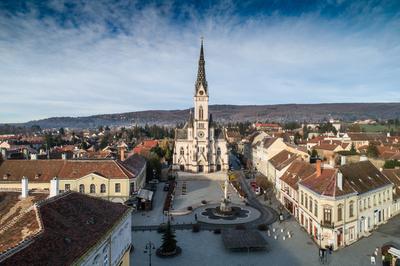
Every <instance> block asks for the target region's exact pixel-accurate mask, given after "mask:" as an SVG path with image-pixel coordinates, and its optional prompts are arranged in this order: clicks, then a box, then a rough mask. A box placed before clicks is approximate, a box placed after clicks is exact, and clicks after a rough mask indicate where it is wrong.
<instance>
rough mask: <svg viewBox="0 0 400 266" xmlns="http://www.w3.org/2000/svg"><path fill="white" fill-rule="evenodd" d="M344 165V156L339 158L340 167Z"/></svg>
mask: <svg viewBox="0 0 400 266" xmlns="http://www.w3.org/2000/svg"><path fill="white" fill-rule="evenodd" d="M345 164H346V156H343V155H342V156H340V165H345Z"/></svg>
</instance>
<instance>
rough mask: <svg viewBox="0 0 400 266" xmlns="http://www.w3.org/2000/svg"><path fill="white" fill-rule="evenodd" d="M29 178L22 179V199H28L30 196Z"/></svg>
mask: <svg viewBox="0 0 400 266" xmlns="http://www.w3.org/2000/svg"><path fill="white" fill-rule="evenodd" d="M28 183H29V182H28V178H27V177H26V176H24V177H22V179H21V198H27V197H28V196H29V188H28Z"/></svg>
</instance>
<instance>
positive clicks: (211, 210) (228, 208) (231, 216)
mask: <svg viewBox="0 0 400 266" xmlns="http://www.w3.org/2000/svg"><path fill="white" fill-rule="evenodd" d="M228 186H229V181H228V178H226V179H225V182H224V196H223V198H222V199H221V203H220V204H219V205H217V206H215V207H208V208H205V209H204V210H203V211H202V212H201V214H202V215H203V216H206V217H208V218H209V219H211V220H219V219H223V220H236V219H237V218H246V217H248V216H249V210H248V209H246V208H243V207H240V206H233V205H232V204H231V202H230V200H229V198H228Z"/></svg>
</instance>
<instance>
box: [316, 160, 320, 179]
mask: <svg viewBox="0 0 400 266" xmlns="http://www.w3.org/2000/svg"><path fill="white" fill-rule="evenodd" d="M315 168H316V170H317V177H318V176H320V175H321V160H320V159H317V162H316V164H315Z"/></svg>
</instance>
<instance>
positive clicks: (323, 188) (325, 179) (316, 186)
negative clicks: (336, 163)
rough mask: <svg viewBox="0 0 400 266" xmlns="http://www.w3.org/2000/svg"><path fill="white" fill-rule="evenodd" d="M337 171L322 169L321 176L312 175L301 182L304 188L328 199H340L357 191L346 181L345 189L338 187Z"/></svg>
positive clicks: (344, 183) (344, 180)
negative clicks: (339, 197)
mask: <svg viewBox="0 0 400 266" xmlns="http://www.w3.org/2000/svg"><path fill="white" fill-rule="evenodd" d="M337 172H338V170H337V169H333V168H322V169H321V175H320V176H317V175H312V176H310V177H308V178H305V179H304V180H302V181H301V182H300V184H301V185H302V186H305V187H307V188H308V189H310V190H312V191H314V192H315V193H317V194H320V195H322V196H328V197H338V196H342V195H346V194H350V193H355V192H356V191H355V190H354V189H353V188H352V187H351V186H350V184H349V182H347V180H346V179H343V187H342V189H339V188H338V186H337Z"/></svg>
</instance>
